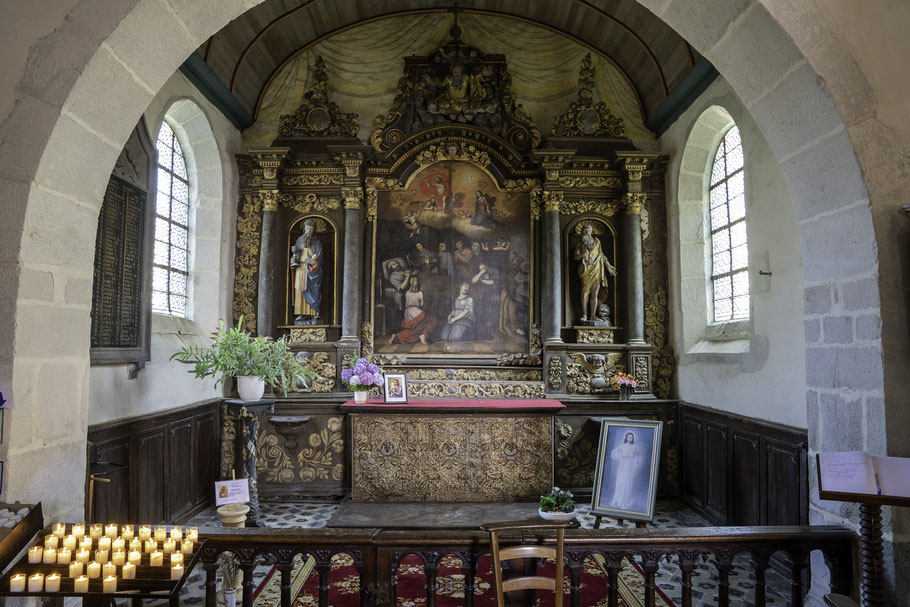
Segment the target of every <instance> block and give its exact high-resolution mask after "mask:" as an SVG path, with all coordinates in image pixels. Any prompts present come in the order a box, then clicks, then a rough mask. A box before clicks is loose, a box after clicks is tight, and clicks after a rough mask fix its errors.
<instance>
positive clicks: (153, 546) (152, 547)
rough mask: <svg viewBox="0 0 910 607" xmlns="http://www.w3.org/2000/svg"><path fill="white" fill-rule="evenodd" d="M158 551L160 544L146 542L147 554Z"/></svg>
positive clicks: (151, 541) (150, 541)
mask: <svg viewBox="0 0 910 607" xmlns="http://www.w3.org/2000/svg"><path fill="white" fill-rule="evenodd" d="M156 550H158V542H156V541H155V540H145V551H146V552H155V551H156Z"/></svg>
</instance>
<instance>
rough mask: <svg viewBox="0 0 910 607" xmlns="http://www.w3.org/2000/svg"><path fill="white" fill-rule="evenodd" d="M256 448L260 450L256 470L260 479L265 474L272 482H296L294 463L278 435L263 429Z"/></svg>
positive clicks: (257, 439)
mask: <svg viewBox="0 0 910 607" xmlns="http://www.w3.org/2000/svg"><path fill="white" fill-rule="evenodd" d="M256 448H257V449H258V451H259V457H258V458H257V461H256V470H257V472H258V473H259V479H260V480H262V478H263V474H264V475H265V480H266V481H269V482H272V483H285V484H286V483H292V482H294V464H293V463H292V462H291V458H290V457H288V453H287V451H285V450H284V448H282V447H281V446H280V445H279V444H278V436H277V435H275V434H272V433H270V432H267V431H266V430H261V431H260V432H259V435H258V436H257V438H256Z"/></svg>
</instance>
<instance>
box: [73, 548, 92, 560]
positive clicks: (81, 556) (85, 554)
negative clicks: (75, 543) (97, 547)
mask: <svg viewBox="0 0 910 607" xmlns="http://www.w3.org/2000/svg"><path fill="white" fill-rule="evenodd" d="M90 555H91V553H90V552H89V551H88V550H80V551H79V552H77V553H76V557H75V558H76V560H77V561H79V562H80V563H87V562H88V559H89V556H90Z"/></svg>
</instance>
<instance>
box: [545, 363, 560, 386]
mask: <svg viewBox="0 0 910 607" xmlns="http://www.w3.org/2000/svg"><path fill="white" fill-rule="evenodd" d="M547 381H548V382H549V383H550V387H551V388H552V389H554V390H558V389H559V387H560V386H561V385H562V357H561V356H554V357H553V358H551V359H550V366H549V369H548V374H547Z"/></svg>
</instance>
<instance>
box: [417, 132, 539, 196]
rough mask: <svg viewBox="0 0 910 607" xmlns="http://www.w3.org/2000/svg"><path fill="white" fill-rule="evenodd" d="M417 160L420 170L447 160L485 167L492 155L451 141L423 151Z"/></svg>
mask: <svg viewBox="0 0 910 607" xmlns="http://www.w3.org/2000/svg"><path fill="white" fill-rule="evenodd" d="M415 160H416V162H417V165H418V166H420V168H423V167H426V166H430V165H431V164H435V163H437V162H443V161H445V160H463V161H465V162H470V163H471V164H476V165H477V166H481V167H485V166H487V165H488V164H490V155H489V154H487V153H486V152H484V151H483V150H479V149H477V147H476V146H473V145H465V144H463V143H458V142H454V141H451V142H448V143H444V144H437V145H431V146H429V147H428V148H426V149H425V150H421V151H420V153H419V154H417V158H416V159H415ZM522 191H524V190H522Z"/></svg>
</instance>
